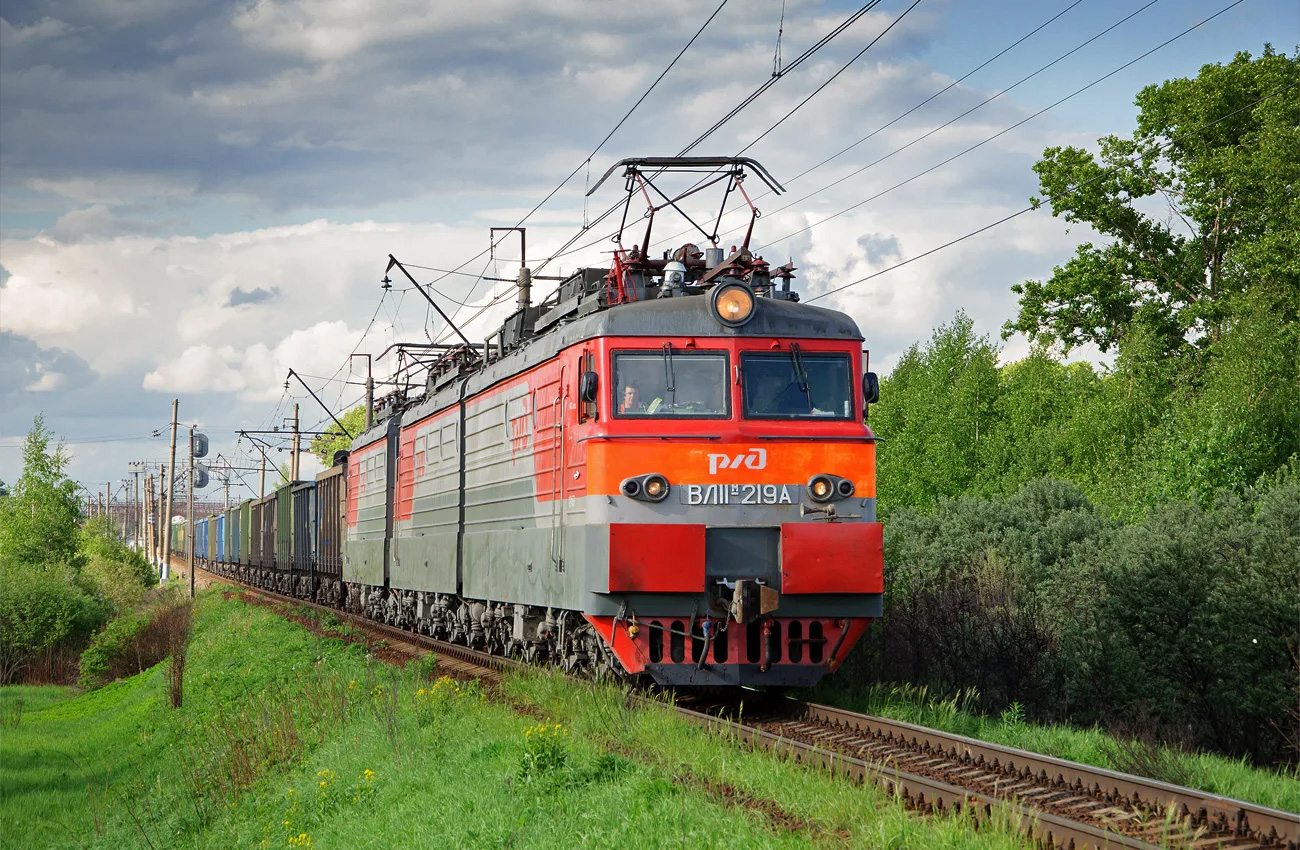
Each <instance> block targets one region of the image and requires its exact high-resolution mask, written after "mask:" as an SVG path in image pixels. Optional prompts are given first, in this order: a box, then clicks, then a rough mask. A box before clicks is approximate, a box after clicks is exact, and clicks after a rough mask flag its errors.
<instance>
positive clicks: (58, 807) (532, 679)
mask: <svg viewBox="0 0 1300 850" xmlns="http://www.w3.org/2000/svg"><path fill="white" fill-rule="evenodd" d="M415 668H416V665H412V668H411V669H409V670H406V671H399V670H395V669H393V668H388V667H384V666H383V665H380V664H378V663H376V662H374V661H371V660H368V659H367V658H366V657H365V652H364V649H362V648H361V647H359V646H350V645H348V644H345V643H343V642H341V641H338V640H334V639H331V638H321V637H317V636H315V635H313V634H311V633H310V632H308V631H307V630H306V629H303V628H301V627H299V626H297V625H295V624H293V623H290V622H288V621H285V620H283V619H281V618H279V617H276V616H275V615H274V614H272V613H270V612H268V611H266V610H264V609H262V608H257V607H254V606H249V605H245V604H243V603H240V602H238V601H235V600H225V599H222V598H221V596H220V595H219V594H218V593H214V592H209V593H207V594H205V595H203V596H202V597H201V599H200V602H199V604H198V608H197V610H196V613H195V631H194V635H193V638H192V642H191V649H190V655H189V663H188V666H187V669H186V693H185V704H184V707H183V708H182V709H180V710H172V709H170V708H169V707H167V706H168V703H167V694H166V682H165V674H166V665H165V664H164V665H160V666H159V667H157V668H154V669H152V670H149V671H146V672H145V673H142V674H140V675H138V676H135V677H133V678H131V679H128V680H124V681H121V682H117V683H114V684H112V685H109V686H107V687H105V688H102V689H100V690H96V691H92V692H89V693H79V692H76V691H71V690H67V689H54V688H21V689H19V688H14V689H0V705H3V704H5V702H7V701H12V700H17V699H20V698H21V699H22V700H23V701H24V713H23V715H22V718H21V721H20V722H19V724H18V726H17V728H9V727H4V728H2V729H0V734H2V737H0V842H3V846H5V847H67V848H74V847H76V848H80V847H84V848H109V847H111V848H113V849H114V850H119V848H123V847H150V848H160V850H161V848H163V847H167V848H174V847H175V848H190V847H193V848H209V847H211V848H238V847H297V846H311V847H315V848H333V847H339V848H372V847H373V848H390V847H397V848H401V847H431V846H445V847H515V848H533V847H535V848H552V847H560V846H575V845H583V846H592V847H602V848H604V847H621V846H635V847H638V848H645V847H690V848H711V847H737V846H746V847H773V848H777V847H782V848H783V847H804V846H810V845H815V846H822V847H838V846H850V847H853V846H856V847H872V848H876V847H918V848H920V847H951V848H1008V847H1015V846H1020V843H1019V841H1018V840H1017V839H1016V838H1015V837H1014V836H1012V835H1011V833H1010V832H1009V831H1008V830H1007V829H1005V828H1002V827H991V828H985V829H981V830H980V831H978V832H976V831H974V830H972V829H971V828H970V825H969V824H968V823H965V822H963V821H961V820H956V819H951V818H918V817H915V816H913V815H911V814H910V813H908V812H906V811H905V810H904V809H903V808H902V806H901V804H900V803H899V802H898V801H897V800H896V799H893V798H891V797H889V796H888V795H885V794H883V793H881V792H879V791H876V790H875V789H873V788H859V787H855V786H852V785H849V784H846V783H841V782H836V781H833V780H831V779H830V778H828V777H826V776H824V775H822V774H819V773H817V772H815V771H812V770H808V769H805V768H802V767H800V766H798V765H795V764H792V763H790V762H788V761H785V760H782V759H779V758H776V757H773V756H770V755H768V754H765V753H756V752H747V751H745V750H743V749H742V748H739V747H737V746H735V745H734V744H732V743H731V742H728V741H725V740H721V739H719V738H716V737H712V736H709V735H707V734H705V733H703V732H702V731H700V730H699V729H697V728H696V727H694V726H691V725H690V724H688V723H686V722H685V721H683V720H681V719H679V718H677V717H675V716H674V715H673V714H672V713H671V712H669V711H666V710H663V709H661V708H653V707H652V708H649V709H645V708H629V707H627V705H626V703H625V699H624V695H623V694H622V692H621V691H619V690H617V689H615V688H611V687H606V686H591V685H585V686H584V685H579V686H575V685H573V684H572V683H568V682H565V681H562V680H560V679H557V678H555V677H552V676H549V675H544V674H528V675H525V676H520V677H512V678H509V679H507V680H506V682H505V683H504V684H502V685H501V687H500V691H499V693H498V694H497V695H496V697H495V698H491V699H488V698H484V697H483V696H481V695H476V694H475V693H474V692H473V689H472V688H462V689H461V691H462V692H461V693H459V694H457V693H454V691H455V689H453V688H451V687H450V686H448V685H446V684H445V683H444V684H442V685H436V686H432V687H433V689H434V691H435V692H436V693H435V694H434V695H433V696H430V695H429V694H428V693H426V695H424V696H418V697H417V691H418V689H419V688H421V687H424V688H426V689H427V688H429V687H431V686H430V685H429V684H428V682H427V680H425V679H423V678H421V676H420V674H419V673H418V672H417V671H416V669H415ZM507 702H508V703H509V704H507ZM557 722H558V723H559V724H560V725H561V727H562V731H560V732H559V733H554V732H549V733H548V732H534V733H532V734H530V733H529V732H528V730H529V729H530V728H534V727H537V726H539V725H551V724H553V723H557ZM552 739H554V740H552ZM539 741H540V742H541V743H539ZM548 742H549V743H548ZM367 771H371V772H372V773H371V774H370V775H369V776H368V775H367V773H366V772H367Z"/></svg>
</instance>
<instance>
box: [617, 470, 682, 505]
mask: <svg viewBox="0 0 1300 850" xmlns="http://www.w3.org/2000/svg"><path fill="white" fill-rule="evenodd" d="M669 489H670V488H669V486H668V479H667V478H664V477H663V476H662V475H660V474H659V473H657V472H651V473H648V474H646V475H634V476H633V477H631V478H625V479H623V483H622V484H620V485H619V490H620V491H621V492H622V493H623V495H624V496H627V497H628V498H631V499H636V500H638V501H642V502H662V501H663V500H664V499H666V498H668V491H669Z"/></svg>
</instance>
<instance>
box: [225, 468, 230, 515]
mask: <svg viewBox="0 0 1300 850" xmlns="http://www.w3.org/2000/svg"><path fill="white" fill-rule="evenodd" d="M225 486H226V504H225V507H224V510H227V511H228V510H230V473H229V472H227V473H226V485H225Z"/></svg>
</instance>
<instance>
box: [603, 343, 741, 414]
mask: <svg viewBox="0 0 1300 850" xmlns="http://www.w3.org/2000/svg"><path fill="white" fill-rule="evenodd" d="M614 404H615V409H616V410H617V411H618V414H617V415H618V416H622V417H628V418H648V419H665V418H687V419H689V418H696V419H726V418H727V417H729V416H730V415H731V410H730V407H729V404H728V399H727V355H726V354H725V353H723V352H696V351H690V352H687V351H682V350H681V349H679V348H671V347H669V346H664V348H663V349H661V350H653V351H617V352H615V353H614Z"/></svg>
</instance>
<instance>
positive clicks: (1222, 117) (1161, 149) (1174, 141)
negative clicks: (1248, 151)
mask: <svg viewBox="0 0 1300 850" xmlns="http://www.w3.org/2000/svg"><path fill="white" fill-rule="evenodd" d="M1234 5H1236V4H1234ZM1298 85H1300V83H1290V84H1288V85H1285V86H1283V87H1282V88H1280V89H1277V90H1275V91H1273V92H1270V93H1269V94H1266V95H1264V96H1263V97H1261V98H1258V99H1256V100H1254V101H1252V102H1251V103H1248V104H1246V105H1245V106H1242V107H1239V108H1237V109H1234V110H1232V111H1231V112H1229V113H1227V114H1226V115H1220V116H1219V117H1218V118H1216V119H1214V120H1213V121H1209V122H1207V123H1205V124H1202V125H1201V126H1199V127H1197V128H1196V129H1195V130H1189V131H1188V132H1186V133H1183V134H1182V135H1181V136H1178V137H1176V138H1173V139H1170V140H1169V141H1168V142H1166V143H1165V144H1163V145H1161V146H1159V147H1158V148H1157V149H1156V151H1157V152H1164V151H1166V150H1168V149H1169V148H1171V147H1173V146H1174V145H1176V144H1178V143H1179V142H1181V141H1184V140H1185V139H1188V138H1191V137H1192V136H1195V135H1198V134H1200V133H1203V132H1205V131H1206V130H1208V129H1210V128H1211V127H1213V126H1215V125H1216V124H1219V123H1221V122H1223V121H1227V120H1228V119H1229V118H1232V117H1233V116H1235V115H1239V114H1240V113H1242V112H1245V111H1246V110H1248V109H1254V108H1255V107H1256V106H1258V105H1259V104H1261V103H1263V102H1264V101H1266V100H1269V99H1271V98H1274V97H1277V96H1278V95H1280V94H1285V93H1286V92H1288V91H1290V90H1291V89H1293V88H1295V87H1296V86H1298ZM1140 158H1141V156H1140V155H1139V156H1132V157H1127V158H1125V161H1124V164H1125V165H1133V164H1134V163H1136V162H1137V160H1138V159H1140ZM1120 167H1121V166H1120V165H1114V166H1112V167H1110V168H1108V169H1106V170H1105V171H1102V172H1100V173H1098V174H1095V175H1093V176H1092V177H1089V178H1088V179H1087V180H1084V181H1083V182H1081V183H1079V185H1077V186H1075V187H1073V188H1072V189H1068V190H1066V191H1064V192H1059V193H1057V194H1055V195H1052V196H1051V197H1049V198H1047V199H1045V200H1043V201H1037V202H1035V203H1032V204H1030V205H1029V206H1027V207H1025V208H1024V209H1020V210H1017V211H1016V212H1013V213H1011V214H1010V215H1006V216H1003V217H1002V218H1000V219H998V220H996V221H991V222H989V223H988V224H986V225H984V226H983V227H979V228H977V229H975V230H972V231H970V232H969V233H965V234H963V235H961V236H958V237H957V238H956V239H951V240H949V241H947V242H945V243H943V244H942V245H936V246H935V247H933V248H931V249H930V250H928V251H925V252H923V253H921V254H917V255H916V256H915V257H909V258H908V259H906V260H902V261H901V262H897V263H895V264H894V265H892V266H888V267H886V268H883V269H880V270H879V271H875V272H872V273H871V274H869V275H867V276H866V277H861V278H858V279H857V280H854V281H850V282H849V283H845V284H842V285H840V286H837V287H835V288H833V289H829V290H827V291H826V292H823V293H820V294H818V295H814V296H813V297H811V298H808V299H807V300H806V301H805V302H804V303H809V304H810V303H812V302H813V301H820V300H821V299H823V298H827V297H829V296H831V295H834V294H835V293H837V292H843V291H844V290H846V289H848V288H850V287H853V286H857V285H858V284H860V283H866V282H867V281H869V280H872V279H874V278H877V277H880V276H881V275H883V274H887V273H889V272H892V271H894V270H895V269H900V268H902V267H903V266H906V265H909V264H910V263H914V262H916V261H917V260H921V259H924V258H926V257H928V256H930V255H931V254H936V253H938V252H939V251H942V250H944V249H945V248H951V247H952V246H953V245H956V244H958V243H960V242H965V241H966V240H967V239H970V238H971V237H974V236H978V235H979V234H981V233H984V232H986V231H988V230H992V229H993V228H995V227H997V226H999V225H1002V224H1006V223H1007V222H1008V221H1011V220H1012V219H1014V218H1018V217H1020V216H1022V215H1024V214H1025V213H1028V212H1033V211H1034V210H1037V209H1040V208H1041V207H1042V206H1043V205H1044V204H1050V203H1054V202H1056V201H1060V200H1064V199H1065V198H1068V197H1070V196H1072V195H1074V194H1076V193H1077V192H1079V191H1080V190H1082V189H1083V188H1084V187H1086V186H1089V185H1091V184H1092V183H1095V182H1096V181H1098V180H1101V179H1103V178H1106V177H1109V176H1111V175H1112V174H1114V173H1115V172H1116V171H1118V170H1119V169H1120Z"/></svg>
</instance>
